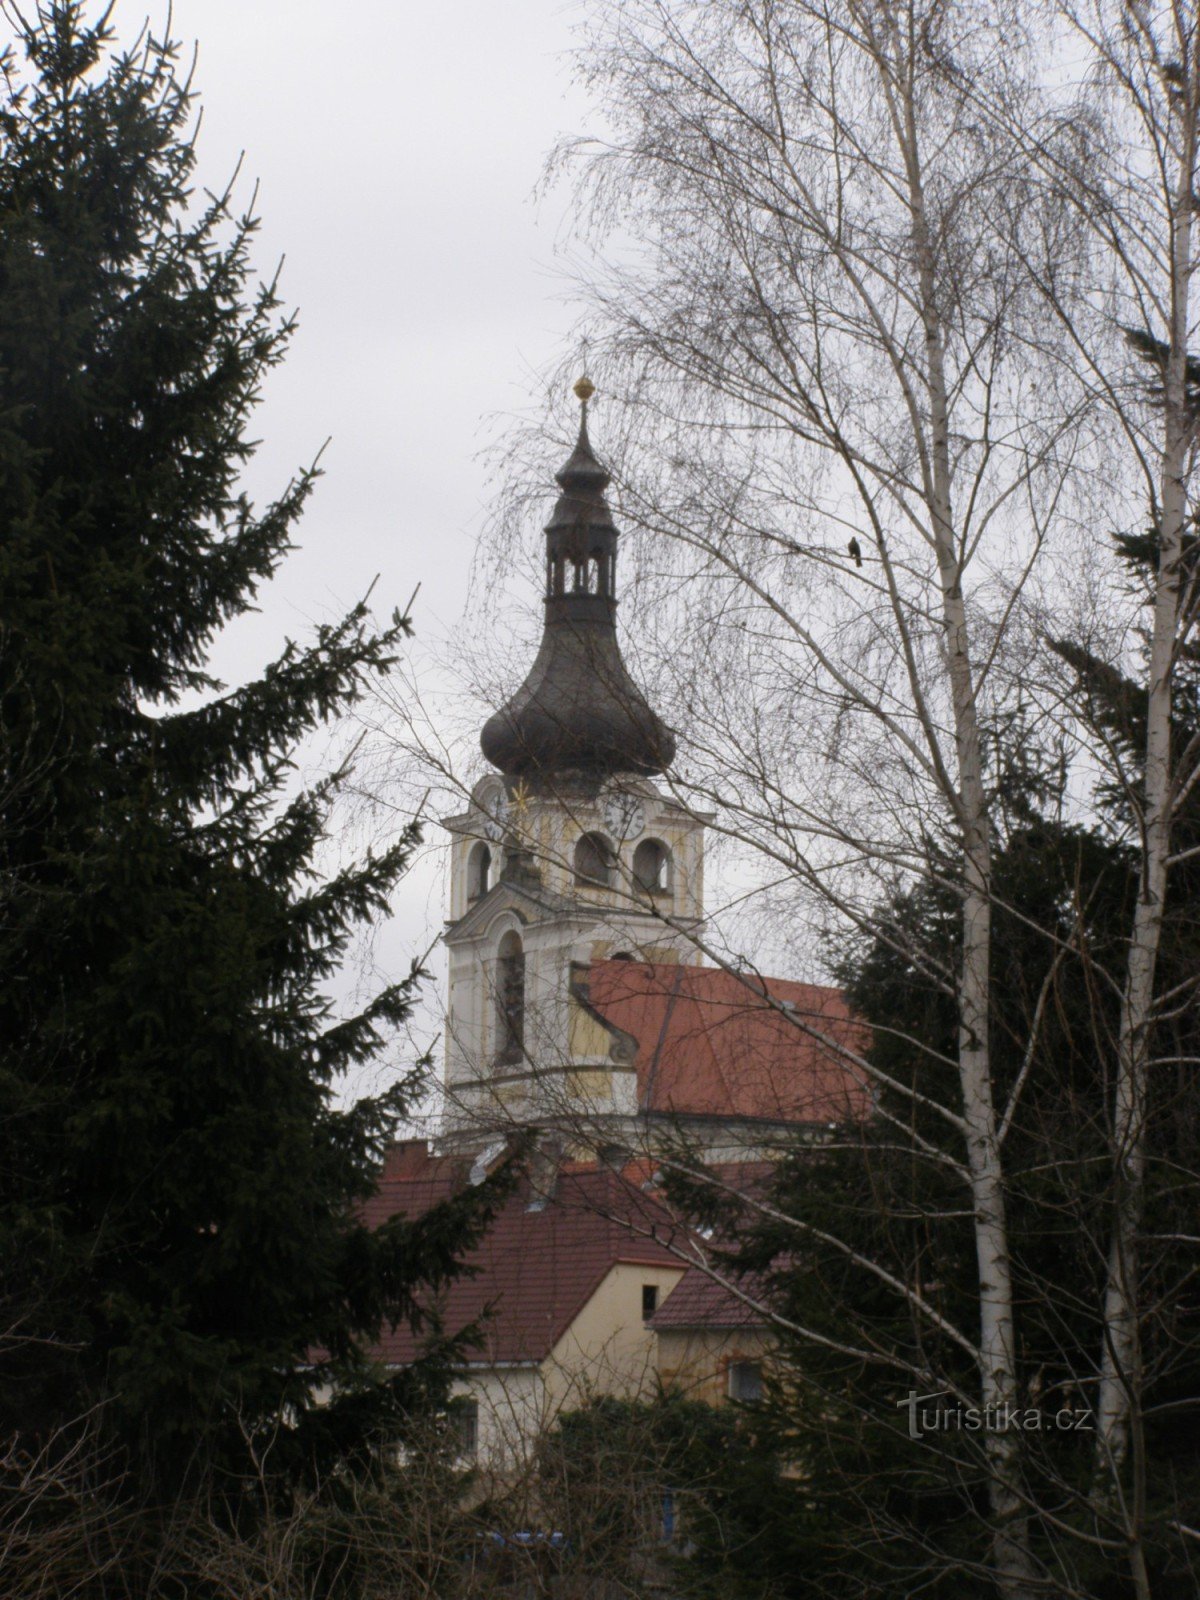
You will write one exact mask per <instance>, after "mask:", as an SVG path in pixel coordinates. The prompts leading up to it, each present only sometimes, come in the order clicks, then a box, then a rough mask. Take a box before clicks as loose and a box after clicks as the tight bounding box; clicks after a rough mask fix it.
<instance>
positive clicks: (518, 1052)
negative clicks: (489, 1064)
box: [496, 929, 525, 1066]
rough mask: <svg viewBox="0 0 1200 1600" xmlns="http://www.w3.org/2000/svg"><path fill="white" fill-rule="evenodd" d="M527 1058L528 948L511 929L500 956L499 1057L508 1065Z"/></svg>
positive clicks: (502, 940) (497, 996)
mask: <svg viewBox="0 0 1200 1600" xmlns="http://www.w3.org/2000/svg"><path fill="white" fill-rule="evenodd" d="M524 1059H525V951H524V949H523V948H522V945H521V936H520V934H518V933H514V932H513V931H512V930H511V929H510V930H509V932H508V933H506V934H505V935H504V937H503V939H501V941H500V949H499V951H498V952H497V959H496V1060H497V1062H499V1063H501V1064H502V1065H505V1066H511V1065H514V1064H515V1063H516V1062H519V1061H523V1060H524Z"/></svg>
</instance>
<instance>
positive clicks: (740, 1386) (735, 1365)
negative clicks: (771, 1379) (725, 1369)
mask: <svg viewBox="0 0 1200 1600" xmlns="http://www.w3.org/2000/svg"><path fill="white" fill-rule="evenodd" d="M762 1393H763V1383H762V1363H761V1361H731V1362H730V1363H729V1398H730V1399H731V1400H740V1401H741V1403H742V1404H743V1405H744V1406H756V1405H757V1404H758V1403H759V1401H760V1400H761V1399H762Z"/></svg>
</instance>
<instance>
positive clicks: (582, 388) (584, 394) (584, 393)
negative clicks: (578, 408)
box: [575, 376, 596, 405]
mask: <svg viewBox="0 0 1200 1600" xmlns="http://www.w3.org/2000/svg"><path fill="white" fill-rule="evenodd" d="M595 392H596V385H595V384H594V383H593V382H592V380H591V379H590V378H589V377H586V376H585V377H582V378H580V379H578V380H577V382H576V384H575V394H576V396H577V397H578V398H579V399H580V400H582V401H583V403H584V405H587V403H588V401H589V400H590V399H591V398H592V396H593V395H594V394H595Z"/></svg>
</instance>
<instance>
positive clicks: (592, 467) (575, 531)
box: [480, 377, 675, 786]
mask: <svg viewBox="0 0 1200 1600" xmlns="http://www.w3.org/2000/svg"><path fill="white" fill-rule="evenodd" d="M595 392H596V391H595V388H594V386H593V385H592V383H591V381H590V379H588V378H586V377H583V378H580V379H579V381H578V383H576V385H575V394H576V395H577V396H578V398H579V401H580V418H579V437H578V438H577V439H576V441H575V448H574V450H572V452H571V454H570V455H569V456H568V457H567V459H566V461H565V462H564V463H563V465H562V466H561V467H560V468H559V470H558V472H557V473H556V474H555V481H556V483H557V484H558V486H559V488H560V490H561V491H562V492H561V494H560V495H559V497H558V501H557V503H556V505H555V507H554V511H553V513H552V514H551V517H550V521H549V522H548V523H547V524H546V625H545V631H544V633H543V635H542V643H541V648H540V649H539V650H538V653H537V658H536V659H535V661H534V663H533V666H532V668H531V669H530V672H529V676H528V677H527V678H526V680H525V682H524V683H523V684H522V686H521V687H520V689H518V690H517V692H516V694H515V695H513V697H512V699H511V700H509V701H508V702H507V704H506V705H504V706H502V707H501V708H500V710H499V711H497V712H496V714H495V715H494V716H492V717H490V718H489V719H488V721H487V722H486V723H485V724H484V728H483V733H482V734H481V736H480V743H481V745H482V747H483V753H484V755H485V756H486V757H487V759H488V760H489V761H490V762H491V763H492V765H493V766H496V767H499V768H500V770H501V772H503V773H504V774H505V775H506V776H507V777H513V778H515V777H529V778H532V779H534V780H538V781H541V782H543V783H546V784H553V783H555V782H557V781H561V780H562V779H564V778H571V779H574V780H583V781H585V782H586V783H588V784H589V785H591V786H598V785H599V783H601V782H603V781H604V779H605V778H606V777H608V776H610V775H612V774H615V773H618V772H626V773H637V774H640V775H643V776H648V775H650V774H651V773H655V772H661V771H662V770H663V769H664V767H666V766H667V764H668V763H669V762H670V760H671V758H672V757H673V756H674V754H675V740H674V738H673V737H672V735H671V732H670V730H669V729H668V728H667V727H666V726H665V724H664V723H663V722H662V721H661V720H660V719H659V718H658V717H657V716H656V715H655V714H654V712H653V711H652V710H651V709H650V707H649V705H648V704H647V703H646V699H645V697H644V696H643V694H642V692H641V690H640V689H639V688H638V687H637V685H636V684H635V683H634V681H633V679H632V678H631V677H630V676H629V672H628V669H627V668H626V666H625V663H624V661H623V660H622V659H621V651H620V646H619V645H618V643H617V632H616V611H617V597H616V557H617V530H616V527H615V526H614V524H613V520H612V512H611V511H610V509H609V506H608V501H607V500H606V498H605V494H604V491H605V489H606V488H607V487H608V484H609V482H610V481H611V480H610V475H609V473H608V471H607V470H606V469H605V467H604V466H602V465H601V463H600V462H599V461H598V460H597V459H596V456H595V454H594V452H593V450H592V446H591V441H590V439H589V438H588V430H587V412H588V401H589V400H590V399H591V398H592V396H593V395H594V394H595Z"/></svg>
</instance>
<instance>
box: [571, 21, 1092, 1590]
mask: <svg viewBox="0 0 1200 1600" xmlns="http://www.w3.org/2000/svg"><path fill="white" fill-rule="evenodd" d="M1022 45H1023V41H1022V38H1021V32H1020V19H1019V17H1018V16H1017V15H1016V14H1015V13H1014V12H1013V11H1011V10H1008V9H1006V8H1001V9H1000V10H999V11H997V10H996V9H995V8H989V9H988V10H987V11H985V10H984V9H983V8H973V7H970V6H953V7H951V6H946V5H941V4H928V5H927V4H923V3H909V4H905V5H901V6H883V5H875V4H869V3H857V0H848V3H841V4H835V5H821V4H799V5H791V6H786V7H785V6H780V5H777V4H773V3H770V0H759V3H753V4H749V5H740V6H733V5H720V4H718V5H712V4H709V5H705V6H703V7H697V6H690V5H670V6H668V5H665V4H658V3H655V0H631V3H629V4H624V5H620V6H617V7H610V8H606V9H605V11H604V12H603V13H602V15H601V20H600V22H599V24H598V27H597V32H596V35H595V36H594V38H593V39H592V41H591V44H590V48H589V51H588V54H587V58H586V59H587V60H588V62H589V63H590V70H591V83H592V87H593V89H594V91H595V92H596V93H597V95H598V96H599V97H600V99H601V101H602V103H603V105H604V106H605V108H606V110H607V111H608V113H609V114H610V116H611V118H612V124H613V130H614V131H613V138H612V141H611V142H610V143H609V145H608V146H607V147H605V148H603V149H598V150H588V149H586V148H584V149H580V150H577V151H575V152H574V154H575V156H576V157H577V159H580V160H581V161H582V162H583V175H582V182H583V190H584V193H585V194H586V196H587V198H588V203H589V204H590V206H591V207H592V211H591V218H592V221H593V224H594V225H595V226H597V227H599V228H600V229H601V230H603V229H606V228H610V229H612V230H614V231H613V232H611V233H609V234H607V235H606V237H607V238H608V239H609V241H610V242H611V241H612V240H613V239H614V238H615V237H617V231H618V230H619V232H620V237H625V236H627V235H630V234H631V235H632V236H633V237H634V238H635V239H636V240H637V243H638V246H639V251H640V253H639V255H638V256H637V258H636V264H635V265H634V266H632V267H630V268H629V269H628V270H625V271H620V270H618V271H615V272H613V271H609V272H603V271H601V272H600V273H599V274H598V275H597V280H596V281H595V282H594V284H593V287H592V294H593V298H594V309H595V313H596V315H595V317H594V319H593V322H592V324H591V326H592V328H593V329H594V337H595V338H596V339H597V347H598V350H599V351H600V352H602V355H601V359H602V360H603V362H604V364H605V365H604V369H603V370H604V373H605V379H604V380H602V382H603V381H607V382H608V384H609V385H610V387H611V388H612V389H615V390H616V391H617V392H618V393H619V394H620V395H621V396H622V397H623V398H625V399H627V400H629V401H630V402H631V403H633V404H636V406H637V407H638V408H639V412H640V413H641V414H642V415H645V414H646V413H647V412H648V413H650V414H651V415H653V416H654V418H655V419H656V423H657V426H656V427H654V428H653V429H652V430H651V435H652V436H651V440H650V441H649V443H650V446H651V447H650V448H647V449H645V450H644V451H643V452H642V453H641V454H640V455H639V454H638V453H637V451H636V450H633V451H632V452H631V455H630V457H629V459H628V460H627V464H626V465H627V472H626V483H625V487H626V497H625V503H624V506H623V510H624V512H625V515H626V516H627V517H628V516H630V515H631V514H632V515H633V516H634V517H635V519H636V520H638V521H640V522H642V523H643V524H644V525H645V526H647V527H653V528H654V530H655V537H656V538H658V539H660V540H661V536H662V534H663V533H664V532H665V533H667V534H669V535H670V536H671V538H672V540H673V543H674V547H675V549H674V553H673V555H672V556H671V557H668V558H665V559H664V557H663V547H662V546H661V544H660V545H659V547H658V550H657V552H656V553H657V555H658V557H659V564H660V565H662V564H666V562H667V561H670V560H673V561H674V562H675V564H676V566H677V568H678V569H679V570H680V571H681V572H682V573H684V574H686V577H687V586H686V587H685V589H684V590H683V593H684V596H685V599H684V607H685V609H686V610H687V611H688V622H689V631H690V632H691V633H692V635H693V636H695V637H698V638H701V639H702V641H703V649H704V651H705V652H706V653H707V654H708V657H709V662H710V665H711V663H712V661H713V660H719V661H720V662H721V665H722V667H726V668H728V669H729V670H728V671H725V672H724V673H723V674H721V677H722V679H723V682H724V684H725V685H727V686H728V689H727V695H728V698H726V697H725V694H724V693H723V691H722V689H721V688H720V687H715V688H714V689H713V690H712V693H713V695H714V697H715V699H716V700H717V701H719V705H717V706H716V707H714V706H713V705H712V704H711V702H710V705H709V706H708V707H706V711H707V712H709V713H710V714H709V715H706V716H703V717H700V718H693V719H691V720H690V721H689V723H688V725H687V732H688V734H689V735H690V745H689V747H688V749H687V751H686V755H685V764H686V765H687V770H688V776H689V777H690V778H693V779H695V777H696V776H697V772H699V773H700V774H701V781H702V782H703V781H704V779H705V778H706V779H707V780H708V782H709V783H710V784H711V787H712V789H713V791H714V794H715V795H716V797H717V798H718V799H719V800H720V801H722V802H723V804H724V808H725V813H724V814H725V816H726V817H727V818H728V819H729V822H728V825H729V826H730V827H731V828H733V829H735V830H736V831H738V832H739V833H740V834H741V835H742V836H743V837H748V838H750V839H752V840H753V841H754V843H755V845H757V846H758V848H759V850H760V851H761V852H763V856H764V859H766V860H767V861H769V862H770V863H771V865H772V867H773V868H774V869H776V870H777V872H778V873H779V874H781V875H785V876H787V877H788V878H789V880H791V881H792V882H793V883H794V882H797V881H798V882H800V883H801V884H803V885H804V886H806V887H807V888H808V889H809V890H811V891H813V892H815V893H816V894H817V895H818V896H819V897H820V898H821V900H822V901H823V902H824V904H825V905H826V906H831V907H833V908H835V909H836V911H837V912H838V913H839V914H840V915H842V916H848V917H849V918H850V919H851V921H854V920H858V921H859V923H860V924H865V923H866V922H868V921H869V918H870V913H869V910H868V909H867V908H868V905H869V900H870V896H869V894H868V893H866V892H865V885H866V883H867V882H868V881H869V880H871V879H874V880H875V882H876V885H877V886H878V884H880V883H881V882H882V881H884V880H885V879H894V877H895V875H896V874H897V873H899V874H904V873H914V872H915V873H918V874H928V872H929V871H930V870H931V863H932V861H933V859H934V856H935V855H937V856H939V857H940V859H941V861H942V862H943V865H942V867H941V868H940V869H938V870H941V871H943V872H946V873H948V874H949V876H950V877H951V879H952V881H953V888H954V893H955V896H956V903H957V905H958V908H959V909H958V923H959V928H958V932H959V951H960V954H959V957H958V962H957V970H955V971H953V972H947V973H946V974H944V980H945V982H946V984H947V986H948V987H949V989H950V990H951V991H952V993H953V997H954V1004H955V1006H956V1009H957V1018H958V1022H957V1041H956V1047H955V1056H954V1071H955V1087H954V1088H953V1089H952V1090H950V1091H949V1092H943V1091H942V1090H941V1089H937V1090H934V1089H927V1088H926V1087H925V1086H923V1085H922V1086H918V1085H916V1084H914V1085H911V1086H909V1089H908V1094H909V1098H910V1101H911V1102H912V1104H913V1105H914V1107H915V1106H917V1105H920V1106H921V1107H922V1108H923V1110H930V1111H932V1114H933V1115H935V1116H936V1117H937V1118H938V1119H939V1120H940V1122H941V1124H942V1125H943V1126H944V1127H946V1128H948V1129H950V1130H952V1132H953V1135H954V1137H955V1139H956V1140H957V1146H958V1148H957V1154H956V1155H955V1157H954V1158H953V1161H954V1167H955V1170H956V1171H957V1172H958V1174H959V1177H960V1180H961V1182H962V1183H963V1185H964V1186H965V1189H966V1191H967V1193H968V1194H969V1197H970V1199H969V1204H970V1206H971V1209H972V1213H973V1217H974V1239H975V1266H976V1289H977V1308H978V1325H977V1327H976V1328H975V1329H974V1330H972V1331H971V1333H970V1346H971V1348H972V1350H973V1351H974V1356H975V1362H976V1368H977V1375H978V1384H979V1398H980V1401H981V1403H982V1404H983V1405H985V1406H993V1407H1003V1406H1004V1405H1006V1404H1008V1405H1015V1404H1016V1402H1017V1399H1018V1376H1017V1371H1016V1334H1015V1328H1014V1307H1013V1293H1012V1282H1011V1272H1010V1251H1009V1242H1008V1225H1007V1217H1006V1196H1005V1179H1004V1170H1003V1165H1002V1151H1001V1141H1000V1126H1001V1118H1002V1116H1003V1107H1002V1106H1000V1105H998V1103H997V1096H996V1092H995V1086H994V1084H993V1081H992V1069H991V1061H990V1017H989V1013H990V1004H991V1001H990V991H989V984H990V968H991V939H992V914H993V889H992V854H993V827H994V824H993V816H992V811H993V806H994V799H995V791H994V774H993V775H992V776H991V777H990V776H989V772H988V764H987V749H986V747H987V743H988V727H989V719H993V720H994V718H995V717H996V716H997V715H998V713H999V711H1000V709H1001V708H1002V707H1003V705H1004V704H1005V703H1006V700H1007V697H1008V696H1009V694H1010V685H1011V679H1010V678H1009V677H1008V676H1007V674H1009V673H1011V670H1012V659H1011V657H1012V651H1013V648H1014V644H1013V642H1012V641H1016V640H1017V639H1018V638H1019V637H1020V625H1021V619H1022V616H1023V608H1024V606H1025V604H1026V603H1027V600H1028V597H1029V595H1030V592H1031V585H1032V584H1034V583H1035V582H1036V572H1037V563H1038V559H1039V556H1040V553H1041V551H1042V548H1043V545H1044V542H1045V540H1046V538H1047V536H1048V535H1049V534H1050V533H1051V531H1052V529H1053V525H1054V515H1055V511H1056V508H1057V505H1058V503H1059V500H1060V498H1061V497H1062V496H1063V495H1064V494H1065V493H1066V490H1067V486H1068V483H1069V473H1070V465H1071V461H1070V455H1071V448H1072V444H1071V437H1072V436H1071V433H1070V423H1071V418H1070V414H1069V409H1068V408H1065V407H1064V405H1063V403H1062V399H1063V397H1062V394H1061V392H1060V391H1059V387H1058V386H1056V384H1055V382H1054V378H1053V371H1052V369H1051V370H1050V371H1049V373H1048V374H1047V376H1045V377H1042V378H1041V380H1040V382H1036V381H1034V380H1033V379H1032V378H1031V376H1030V363H1029V361H1028V359H1027V352H1028V349H1029V347H1030V344H1031V342H1032V340H1033V337H1034V327H1033V323H1032V320H1031V319H1032V316H1033V306H1032V304H1031V301H1030V296H1029V293H1028V285H1027V278H1026V275H1025V273H1024V270H1023V267H1022V255H1023V251H1024V250H1025V248H1026V246H1025V244H1024V241H1023V239H1022V237H1021V236H1022V230H1023V229H1024V228H1025V227H1028V226H1037V227H1039V228H1041V229H1043V230H1046V229H1051V230H1052V229H1054V228H1055V227H1056V225H1057V224H1056V213H1055V212H1054V210H1053V209H1052V208H1047V207H1045V206H1042V205H1039V203H1038V200H1037V197H1036V196H1035V195H1034V194H1033V192H1032V191H1031V189H1030V187H1029V185H1028V184H1027V183H1026V182H1025V179H1024V175H1023V171H1022V168H1021V166H1020V165H1019V163H1017V162H1016V161H1015V160H1014V158H1013V150H1012V146H1011V145H1010V144H1006V143H1004V142H1002V141H996V140H995V139H993V138H992V137H991V136H990V134H989V130H988V127H987V126H986V124H985V123H984V122H983V120H982V119H981V118H980V117H979V115H978V113H977V111H976V109H975V96H976V94H977V91H978V83H979V81H980V79H981V78H982V79H986V81H987V84H988V86H989V95H990V97H991V98H992V100H993V101H994V102H997V103H1001V104H1003V105H1005V106H1006V107H1007V108H1008V109H1009V111H1010V113H1011V115H1012V116H1013V118H1014V119H1015V118H1019V117H1020V116H1021V115H1023V113H1022V110H1021V106H1022V102H1023V99H1024V97H1025V95H1026V93H1027V90H1026V86H1025V84H1024V83H1023V81H1022V78H1021V70H1022V60H1023V48H1022ZM972 85H974V86H975V88H974V89H972V88H971V87H970V86H972ZM648 537H649V536H648ZM652 559H653V558H652ZM678 621H679V619H678V616H674V617H672V618H671V622H672V625H673V626H676V627H677V626H678ZM696 624H700V625H699V626H697V625H696ZM676 664H677V665H682V662H681V661H680V658H679V657H678V656H676ZM693 664H694V663H693ZM712 676H713V674H712V673H711V671H710V673H709V675H708V677H709V681H711V678H712ZM692 681H693V682H695V679H693V680H692ZM801 697H802V698H801ZM789 700H791V702H792V707H794V708H795V709H794V710H793V711H792V714H791V715H790V716H789V706H788V701H789ZM801 707H803V711H802V712H800V714H801V715H803V716H805V717H806V718H807V719H808V722H809V726H808V728H807V729H805V728H804V727H802V726H799V727H798V726H797V724H796V712H799V711H800V708H801ZM714 712H715V714H712V713H714ZM782 729H786V732H784V733H783V736H782V739H781V737H780V734H781V730H782ZM814 747H815V748H814ZM818 767H819V776H818V775H817V773H818ZM805 769H807V770H805ZM935 839H936V840H937V842H938V847H939V848H938V850H937V851H934V850H932V849H931V844H932V842H933V841H934V840H935ZM943 847H944V848H943ZM866 1070H868V1071H869V1070H870V1069H869V1067H868V1068H867V1069H866ZM987 1451H988V1477H989V1495H990V1505H991V1519H992V1540H993V1543H992V1562H993V1565H994V1570H995V1573H996V1576H997V1580H998V1582H999V1585H1000V1588H1001V1590H1002V1592H1003V1593H1005V1594H1007V1595H1012V1596H1017V1595H1021V1594H1024V1593H1026V1592H1029V1586H1030V1584H1031V1582H1032V1579H1033V1567H1032V1563H1031V1559H1030V1555H1029V1550H1028V1538H1027V1529H1026V1516H1025V1506H1024V1502H1023V1497H1022V1490H1021V1482H1020V1479H1021V1470H1020V1462H1019V1447H1018V1442H1017V1440H1016V1438H1015V1437H1013V1436H1011V1435H1007V1434H1001V1433H997V1434H995V1435H993V1436H991V1437H989V1439H988V1441H987Z"/></svg>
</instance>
